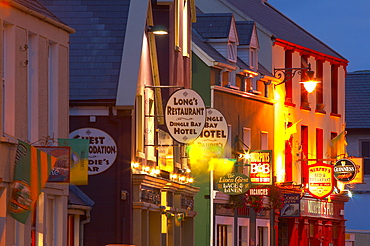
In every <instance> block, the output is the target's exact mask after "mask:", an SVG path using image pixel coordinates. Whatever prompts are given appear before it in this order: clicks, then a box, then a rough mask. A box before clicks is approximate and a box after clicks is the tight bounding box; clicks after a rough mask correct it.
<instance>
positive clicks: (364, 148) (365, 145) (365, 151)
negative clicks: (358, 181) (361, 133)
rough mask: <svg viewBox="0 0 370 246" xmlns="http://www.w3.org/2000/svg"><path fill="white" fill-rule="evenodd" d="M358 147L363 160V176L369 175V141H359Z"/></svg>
mask: <svg viewBox="0 0 370 246" xmlns="http://www.w3.org/2000/svg"><path fill="white" fill-rule="evenodd" d="M360 147H361V156H362V157H363V158H364V174H370V140H360Z"/></svg>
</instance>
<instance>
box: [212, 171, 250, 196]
mask: <svg viewBox="0 0 370 246" xmlns="http://www.w3.org/2000/svg"><path fill="white" fill-rule="evenodd" d="M250 188H251V180H250V178H249V177H248V176H246V175H245V174H242V173H229V174H227V175H225V176H222V177H220V178H219V179H218V181H217V189H218V190H219V191H221V192H223V193H225V194H228V195H240V194H243V193H246V192H247V191H248V190H249V189H250Z"/></svg>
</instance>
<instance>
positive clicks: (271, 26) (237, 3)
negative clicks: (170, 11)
mask: <svg viewBox="0 0 370 246" xmlns="http://www.w3.org/2000/svg"><path fill="white" fill-rule="evenodd" d="M218 1H219V2H221V3H223V5H224V6H227V7H228V8H230V11H237V12H241V13H243V14H244V15H245V16H246V19H247V20H249V21H256V22H257V23H258V24H259V25H261V26H262V27H263V28H265V29H266V30H268V31H270V32H271V33H272V34H274V35H275V37H276V38H277V39H281V40H285V41H287V42H290V43H293V44H297V45H299V46H302V47H305V48H308V49H311V50H314V51H317V52H320V53H322V54H326V55H329V56H331V57H334V58H337V59H341V60H346V59H345V58H344V57H343V56H341V55H340V54H339V53H337V52H336V51H334V50H333V49H332V48H330V47H329V46H327V45H326V44H325V43H323V42H322V41H320V40H319V39H317V38H316V37H315V36H313V35H311V34H310V33H309V32H307V31H306V30H304V29H303V28H302V27H300V26H299V25H297V24H296V23H294V22H293V21H292V20H290V19H289V18H288V17H286V16H285V15H283V14H282V13H281V12H279V11H278V10H277V9H275V8H274V7H273V6H272V5H270V4H269V3H267V2H266V1H261V0H218ZM203 4H206V1H205V2H204V1H203ZM203 6H206V5H203ZM200 10H201V11H203V12H207V10H206V9H205V8H200Z"/></svg>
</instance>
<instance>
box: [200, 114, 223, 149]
mask: <svg viewBox="0 0 370 246" xmlns="http://www.w3.org/2000/svg"><path fill="white" fill-rule="evenodd" d="M227 138H228V127H227V122H226V120H225V117H224V116H223V115H222V113H221V112H220V111H218V110H217V109H214V108H209V109H207V117H206V123H205V126H204V128H203V131H202V133H201V134H200V136H199V137H198V138H197V139H196V140H195V141H194V142H193V144H195V145H198V146H201V147H221V148H224V147H225V145H226V143H227Z"/></svg>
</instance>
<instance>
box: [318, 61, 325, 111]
mask: <svg viewBox="0 0 370 246" xmlns="http://www.w3.org/2000/svg"><path fill="white" fill-rule="evenodd" d="M316 79H317V80H318V81H320V83H317V85H316V110H318V111H324V62H323V61H322V60H317V61H316Z"/></svg>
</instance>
